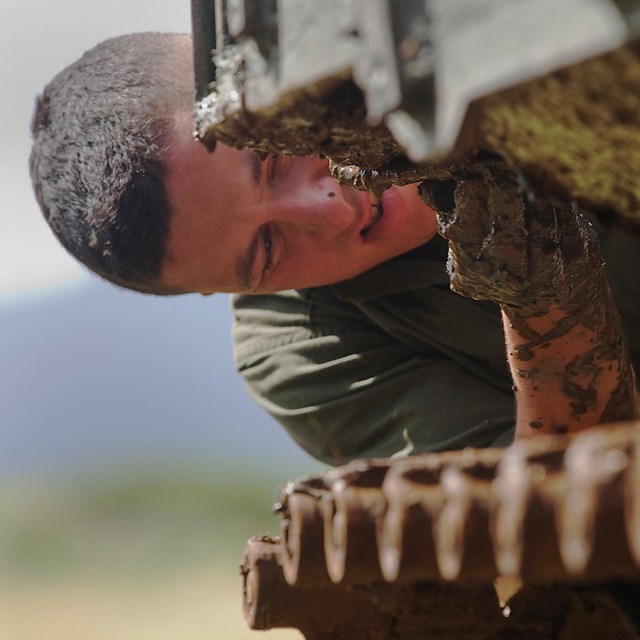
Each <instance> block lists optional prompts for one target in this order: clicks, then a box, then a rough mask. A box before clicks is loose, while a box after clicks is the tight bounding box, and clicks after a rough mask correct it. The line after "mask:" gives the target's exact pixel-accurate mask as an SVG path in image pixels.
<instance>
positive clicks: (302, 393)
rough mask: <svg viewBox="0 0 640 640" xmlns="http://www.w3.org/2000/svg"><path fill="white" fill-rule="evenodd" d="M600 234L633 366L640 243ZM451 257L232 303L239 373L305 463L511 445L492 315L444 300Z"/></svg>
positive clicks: (412, 259)
mask: <svg viewBox="0 0 640 640" xmlns="http://www.w3.org/2000/svg"><path fill="white" fill-rule="evenodd" d="M598 231H599V232H600V234H601V240H602V247H603V254H604V255H605V257H606V259H607V271H608V274H609V278H610V281H611V284H612V289H613V291H614V296H615V297H616V300H617V302H618V306H619V308H620V310H621V312H622V316H623V324H624V326H625V329H626V332H627V334H628V338H629V340H630V343H631V350H632V357H633V358H634V362H635V363H636V366H637V365H638V364H640V359H639V358H638V355H639V354H640V242H639V241H638V239H637V238H636V237H635V236H632V235H628V234H625V233H623V232H621V231H606V230H603V229H602V228H599V229H598ZM446 252H447V249H446V243H445V241H444V240H443V239H442V238H440V237H436V238H434V239H433V240H431V241H430V242H429V243H427V244H426V245H424V246H423V247H420V248H418V249H416V250H414V251H411V252H409V253H407V254H404V255H402V256H399V257H398V258H395V259H393V260H390V261H388V262H386V263H384V264H381V265H379V266H377V267H375V268H374V269H372V270H370V271H368V272H366V273H364V274H361V275H359V276H357V277H356V278H353V279H351V280H348V281H345V282H342V283H339V284H336V285H332V286H325V287H316V288H311V289H304V290H297V291H284V292H281V293H278V294H270V295H256V296H235V297H234V299H233V310H234V329H233V338H234V346H235V359H236V366H237V369H238V371H239V372H240V374H241V375H242V376H243V377H244V379H245V381H246V382H247V386H248V389H249V391H250V393H251V395H252V396H253V398H254V399H255V400H256V401H257V402H258V403H259V404H260V405H261V406H262V407H263V408H265V409H266V410H267V411H268V412H269V413H270V414H271V415H272V416H273V417H274V418H276V419H277V420H278V421H279V422H280V423H281V424H282V425H283V426H284V427H285V429H286V430H287V431H288V432H289V434H290V435H291V436H292V437H293V439H294V440H295V441H296V442H297V443H298V444H299V445H300V446H301V447H302V448H303V449H305V450H306V451H307V452H308V453H309V454H311V455H312V456H314V457H316V458H318V459H319V460H322V461H323V462H327V463H329V464H342V463H344V462H347V461H349V460H351V459H354V458H362V457H366V458H370V457H390V456H394V455H409V454H414V453H419V452H424V451H443V450H450V449H460V448H463V447H465V446H472V447H488V446H504V445H507V444H508V443H509V442H510V441H511V439H512V437H513V430H514V418H515V409H514V400H513V392H512V384H513V383H512V379H511V376H510V374H509V370H508V366H507V361H506V354H505V346H504V336H503V332H502V324H501V321H500V315H499V310H498V307H497V306H496V305H494V304H493V303H488V302H478V301H474V300H471V299H468V298H464V297H462V296H460V295H458V294H455V293H453V292H452V291H450V290H449V278H448V276H447V273H446V268H445V264H446ZM636 300H637V301H639V302H638V303H636V302H634V301H636Z"/></svg>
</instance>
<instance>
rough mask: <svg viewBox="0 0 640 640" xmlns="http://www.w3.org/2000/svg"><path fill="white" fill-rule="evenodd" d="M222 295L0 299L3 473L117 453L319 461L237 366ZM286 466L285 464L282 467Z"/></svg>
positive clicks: (95, 460) (87, 287) (89, 293)
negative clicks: (255, 394) (259, 402)
mask: <svg viewBox="0 0 640 640" xmlns="http://www.w3.org/2000/svg"><path fill="white" fill-rule="evenodd" d="M230 316H231V314H230V311H229V299H228V296H225V295H214V296H210V297H207V298H204V297H202V296H179V297H171V298H165V297H163V298H158V297H151V296H143V295H139V294H135V293H129V292H123V291H120V290H118V289H116V288H115V287H112V286H110V285H107V284H105V283H102V282H99V281H97V280H89V279H84V280H81V281H80V284H79V285H75V286H72V287H67V288H65V289H63V290H61V291H58V292H57V293H52V294H45V295H40V296H38V297H32V298H24V299H21V298H19V297H17V298H16V297H14V298H5V299H0V441H1V445H0V476H4V477H7V476H24V475H33V474H39V475H42V474H45V475H46V474H59V473H68V472H74V471H82V470H86V469H89V468H92V467H96V466H98V467H99V466H104V465H107V466H108V465H110V464H111V463H112V462H114V461H115V462H122V461H123V460H125V461H126V460H139V461H144V460H147V461H150V462H159V461H161V460H173V461H185V462H189V461H193V462H195V461H200V462H201V463H204V464H205V465H206V464H211V465H217V464H222V463H225V462H229V461H230V460H234V459H235V460H237V459H241V460H244V461H246V462H248V463H249V462H250V463H251V464H252V465H257V466H262V465H263V464H264V465H265V466H267V467H275V468H281V469H282V470H283V473H286V470H287V468H288V467H296V468H306V467H307V466H310V467H311V468H315V467H316V466H317V465H316V464H315V463H314V462H313V460H312V459H311V458H309V457H308V456H306V454H304V453H302V452H300V451H299V450H298V449H297V448H296V447H295V446H294V445H293V443H291V442H290V441H289V439H288V437H287V436H286V434H285V433H284V431H283V429H282V428H281V427H280V426H279V425H277V424H276V423H275V421H273V420H272V419H271V418H270V417H269V416H267V415H266V414H264V413H263V412H262V411H261V410H260V409H258V408H257V407H256V406H254V405H253V403H252V401H251V400H250V398H249V397H248V395H247V393H246V391H245V389H244V385H243V383H242V381H241V379H240V378H239V376H238V375H237V374H236V373H235V371H234V367H233V359H232V351H231V338H230V327H231V317H230ZM283 465H284V466H283Z"/></svg>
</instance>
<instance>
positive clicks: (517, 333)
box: [421, 158, 635, 436]
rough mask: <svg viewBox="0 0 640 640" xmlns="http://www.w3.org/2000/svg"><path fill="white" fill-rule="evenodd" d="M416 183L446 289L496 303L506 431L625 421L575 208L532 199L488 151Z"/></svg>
mask: <svg viewBox="0 0 640 640" xmlns="http://www.w3.org/2000/svg"><path fill="white" fill-rule="evenodd" d="M450 177H451V179H450V180H446V181H444V182H443V181H440V182H437V183H435V182H431V183H425V184H424V185H423V186H422V188H421V191H422V194H423V197H424V198H425V200H426V201H427V202H428V203H429V204H430V205H431V206H432V207H433V208H435V209H436V210H437V211H438V214H439V222H440V228H441V232H442V233H443V235H444V236H445V237H447V239H448V240H449V243H450V245H449V246H450V253H449V270H450V275H451V284H452V288H453V289H454V290H455V291H457V292H459V293H461V294H463V295H467V296H470V297H473V298H476V299H488V300H493V301H495V302H497V303H499V304H500V305H501V308H502V317H503V324H504V332H505V341H506V347H507V357H508V361H509V366H510V369H511V372H512V376H513V380H514V392H515V397H516V406H517V422H516V435H517V436H528V435H532V434H534V433H538V432H546V433H566V432H572V431H577V430H580V429H582V428H585V427H588V426H593V425H596V424H599V423H602V422H613V421H615V420H623V419H629V418H632V417H633V416H634V414H635V408H634V377H633V372H632V367H631V364H630V360H629V354H628V349H627V346H626V341H625V339H624V336H623V333H622V328H621V324H620V317H619V314H618V312H617V309H616V307H615V304H614V302H613V299H612V296H611V292H610V290H609V286H608V284H607V281H606V278H605V275H604V270H603V266H602V262H603V261H602V258H601V256H600V252H599V247H598V240H597V238H596V236H595V233H594V232H593V230H592V229H591V228H590V227H589V225H588V223H586V222H585V221H584V219H583V218H582V216H581V215H580V213H579V212H578V211H577V208H576V207H575V205H573V204H571V203H568V204H563V203H558V202H555V201H553V200H551V199H546V198H534V197H533V196H532V195H531V193H530V192H529V190H528V189H527V188H526V185H524V184H522V182H521V181H520V180H519V178H518V176H517V175H516V174H515V173H514V172H513V171H512V170H510V169H509V168H508V167H506V166H505V165H504V163H502V162H501V161H500V160H498V159H497V158H485V159H480V160H478V161H477V162H475V163H473V164H468V165H465V166H463V167H461V168H458V169H456V170H452V172H451V174H450Z"/></svg>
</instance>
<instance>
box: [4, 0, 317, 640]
mask: <svg viewBox="0 0 640 640" xmlns="http://www.w3.org/2000/svg"><path fill="white" fill-rule="evenodd" d="M0 6H1V7H2V9H1V13H0V86H2V97H1V99H0V640H41V639H42V640H44V639H45V638H47V639H50V638H65V640H76V639H82V640H103V639H107V638H109V639H110V640H112V639H113V638H118V640H127V639H131V640H134V639H135V640H147V639H151V638H153V639H154V640H169V639H174V638H175V639H176V640H178V639H179V640H201V639H205V638H209V639H213V638H216V639H218V638H224V640H235V639H240V638H243V639H244V638H247V639H250V638H254V637H256V636H258V635H259V634H258V632H251V631H249V630H248V629H247V628H246V625H245V623H244V620H243V618H242V613H241V583H240V578H239V575H238V565H239V563H240V561H241V558H242V549H243V547H244V542H245V540H246V538H248V537H249V536H251V535H253V534H255V533H271V534H277V533H278V525H279V523H278V521H277V519H276V518H275V517H274V516H272V515H271V513H270V507H271V503H272V501H273V499H274V497H275V495H276V492H277V489H278V487H279V485H280V484H282V483H284V482H285V481H286V480H288V479H290V478H292V477H294V476H297V475H300V474H302V473H312V472H316V471H319V470H321V467H320V465H319V464H318V463H316V462H314V461H313V460H312V459H311V458H309V457H307V456H306V455H305V454H303V453H302V452H300V451H299V450H298V449H296V448H295V447H294V445H293V444H292V443H291V442H290V441H289V440H288V439H287V437H286V436H285V434H284V432H283V431H282V430H281V428H280V427H279V426H278V425H277V424H276V423H275V422H273V421H272V420H271V419H270V418H269V417H267V416H266V415H264V414H263V413H262V412H261V411H259V410H258V409H257V408H256V407H254V406H253V405H252V404H251V402H250V400H249V399H248V397H247V395H246V393H245V391H244V388H243V385H242V382H241V381H240V379H239V378H238V377H237V376H236V374H235V372H234V369H233V361H232V354H231V347H230V335H229V333H230V313H229V300H228V298H227V297H226V296H221V295H215V296H211V297H208V298H204V297H201V296H184V297H179V298H175V299H155V298H152V297H145V296H142V295H139V294H134V293H128V292H125V291H120V290H117V289H116V288H115V287H113V286H111V285H109V284H106V283H104V282H102V281H100V280H98V279H97V278H95V277H93V276H91V275H90V274H88V273H87V272H86V271H85V270H83V269H82V268H81V267H79V266H78V265H76V263H75V262H73V261H72V259H71V258H69V257H68V256H67V255H66V253H65V252H64V250H63V249H62V248H61V247H60V246H59V245H58V244H57V242H56V241H55V239H54V238H53V237H52V236H51V234H50V232H49V230H48V228H47V227H46V225H45V223H44V222H43V221H42V220H41V218H40V213H39V211H38V209H37V206H36V203H35V200H34V198H33V196H32V194H31V187H30V182H29V177H28V169H27V158H28V154H29V146H30V140H29V122H30V119H31V112H32V108H33V99H34V97H35V95H36V94H37V93H38V92H39V91H40V90H41V88H42V87H43V86H44V84H45V83H46V82H48V81H49V80H50V79H51V78H52V77H53V76H54V75H55V74H56V73H57V72H58V71H59V70H61V69H62V68H63V67H64V66H66V65H67V64H69V63H71V62H73V61H74V60H75V59H76V58H78V57H79V56H80V55H81V54H82V53H83V52H84V51H85V50H86V49H89V48H91V47H93V46H94V45H95V44H97V43H98V42H99V41H100V40H103V39H105V38H107V37H111V36H114V35H118V34H122V33H129V32H134V31H179V32H186V31H189V30H190V16H189V2H187V0H180V2H174V3H170V4H166V5H163V8H162V9H158V6H159V5H158V4H157V3H156V2H153V1H152V0H136V2H131V1H130V0H111V1H110V2H97V1H89V2H80V1H79V0H67V1H65V0H60V1H58V2H46V1H45V0H32V1H31V2H25V3H18V2H10V1H9V0H2V2H1V3H0ZM266 637H267V638H270V639H272V640H280V639H285V638H299V637H301V636H300V635H299V634H298V633H297V632H294V631H273V632H269V633H268V634H267V636H266Z"/></svg>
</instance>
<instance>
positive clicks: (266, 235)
mask: <svg viewBox="0 0 640 640" xmlns="http://www.w3.org/2000/svg"><path fill="white" fill-rule="evenodd" d="M262 244H263V245H264V268H263V269H262V273H266V272H267V271H269V269H271V267H272V266H273V252H272V249H273V247H272V243H271V232H270V231H269V227H264V229H263V230H262Z"/></svg>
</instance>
